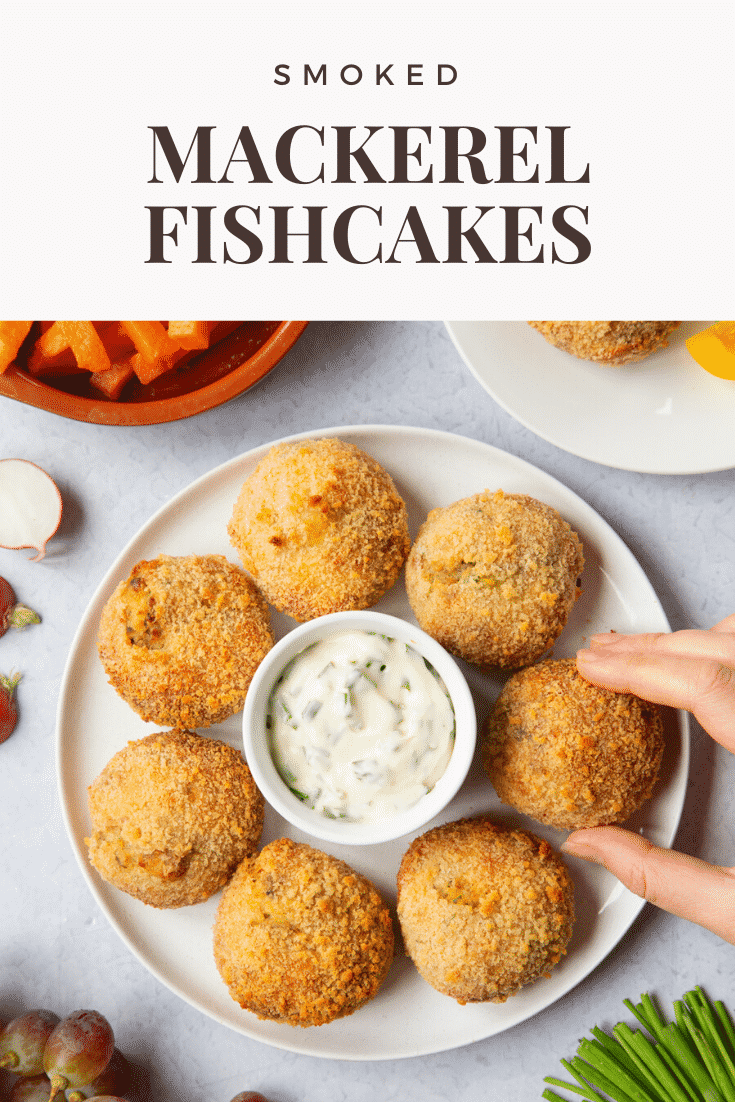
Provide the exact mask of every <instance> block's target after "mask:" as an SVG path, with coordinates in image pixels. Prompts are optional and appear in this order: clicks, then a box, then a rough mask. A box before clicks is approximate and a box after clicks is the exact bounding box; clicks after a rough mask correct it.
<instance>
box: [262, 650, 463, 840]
mask: <svg viewBox="0 0 735 1102" xmlns="http://www.w3.org/2000/svg"><path fill="white" fill-rule="evenodd" d="M267 723H268V728H269V730H268V734H269V739H270V749H271V754H272V756H273V761H274V763H275V766H276V768H277V769H278V772H279V773H280V775H281V777H282V778H283V780H284V781H285V782H286V784H287V785H288V787H289V788H290V789H291V791H292V792H294V793H295V795H297V796H298V797H299V799H301V800H303V801H304V803H306V804H307V805H308V806H309V807H312V808H314V810H315V811H318V812H321V813H322V814H323V815H326V816H327V817H329V818H335V819H347V820H349V821H351V822H377V821H379V820H381V819H385V818H386V817H388V816H393V815H396V814H399V813H400V812H402V811H405V810H407V809H408V808H410V807H412V806H413V805H414V804H415V803H417V801H418V800H420V799H421V797H422V796H424V795H426V793H427V792H429V791H430V790H431V789H432V788H433V786H434V785H435V784H436V782H437V781H438V780H439V778H440V777H441V775H442V774H443V773H444V770H445V769H446V767H447V763H448V762H449V758H450V757H451V754H452V749H453V747H454V730H455V720H454V709H453V708H452V702H451V700H450V699H449V694H448V692H447V689H446V687H445V685H444V682H443V681H442V680H441V678H440V677H439V675H438V674H437V673H436V671H435V670H434V669H433V667H431V666H430V665H428V664H427V662H426V661H425V659H424V658H423V657H422V656H421V655H420V654H419V653H418V652H417V651H415V650H414V649H413V648H412V647H409V646H408V645H407V644H406V643H401V642H399V641H398V640H396V639H390V638H388V637H387V636H385V635H376V634H374V633H373V632H366V631H349V632H342V633H341V634H339V635H332V636H329V637H327V638H326V639H324V640H322V641H321V642H319V643H315V644H313V645H312V646H311V647H307V648H306V649H305V650H303V651H301V653H300V654H297V655H296V657H295V658H294V659H292V661H291V662H289V664H288V665H287V666H286V668H285V669H284V671H283V673H282V674H281V676H280V677H279V679H278V681H277V682H276V684H275V686H274V688H273V691H272V693H271V697H270V702H269V709H268V720H267Z"/></svg>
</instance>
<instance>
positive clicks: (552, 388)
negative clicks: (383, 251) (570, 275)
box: [445, 321, 735, 474]
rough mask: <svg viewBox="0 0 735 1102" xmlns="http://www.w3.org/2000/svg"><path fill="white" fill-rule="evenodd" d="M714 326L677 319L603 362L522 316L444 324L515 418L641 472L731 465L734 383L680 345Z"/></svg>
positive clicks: (561, 444) (552, 439) (589, 454)
mask: <svg viewBox="0 0 735 1102" xmlns="http://www.w3.org/2000/svg"><path fill="white" fill-rule="evenodd" d="M710 324H711V322H706V321H698V322H695V321H685V322H682V324H681V325H680V326H679V328H678V329H676V330H674V332H673V333H672V334H671V336H670V338H669V344H668V347H666V348H664V349H661V351H659V352H654V353H652V355H650V356H649V357H648V358H647V359H645V360H641V362H640V363H636V364H628V365H627V366H624V367H607V366H605V365H604V364H596V363H591V362H590V361H588V360H579V359H577V357H576V356H571V355H570V354H569V353H568V352H562V351H561V350H560V349H558V348H554V346H553V345H551V344H549V343H548V342H547V341H546V340H545V339H544V338H543V337H542V336H541V334H540V333H538V332H536V330H535V329H532V328H531V326H530V325H528V323H527V322H525V321H448V322H445V325H446V327H447V330H448V332H449V335H450V337H451V338H452V340H453V342H454V344H455V346H456V348H457V350H458V352H459V353H460V355H461V356H462V358H463V359H464V361H465V363H466V364H467V366H468V367H469V369H470V371H471V372H472V373H473V375H474V376H475V378H476V379H477V381H478V382H479V383H480V385H481V386H482V387H484V389H485V390H486V391H487V392H488V394H489V395H490V396H491V397H492V398H494V399H495V401H496V402H497V403H498V405H499V406H502V408H503V409H504V410H506V411H507V412H508V413H510V415H511V416H512V417H515V419H516V421H520V423H521V424H522V425H525V427H526V428H527V429H530V430H531V432H535V433H536V435H537V436H540V437H541V438H542V439H543V440H548V441H549V443H550V444H555V445H556V446H557V447H558V448H563V449H564V451H568V452H571V453H572V455H578V456H579V457H580V458H581V459H591V460H592V461H593V462H594V463H603V464H605V466H608V467H617V468H618V469H620V470H625V471H640V472H641V473H644V474H704V473H705V472H707V471H724V470H728V469H729V468H730V467H735V382H733V381H730V380H727V379H717V378H715V377H714V376H713V375H710V374H708V373H707V372H706V371H704V369H703V368H701V367H700V366H699V365H698V364H697V363H696V362H695V360H693V359H692V357H691V356H690V355H689V353H688V351H687V348H686V344H685V341H686V339H687V337H690V336H691V335H692V334H693V333H697V332H699V331H700V330H701V329H704V328H706V326H707V325H710Z"/></svg>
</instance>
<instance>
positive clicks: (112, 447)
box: [0, 322, 735, 1102]
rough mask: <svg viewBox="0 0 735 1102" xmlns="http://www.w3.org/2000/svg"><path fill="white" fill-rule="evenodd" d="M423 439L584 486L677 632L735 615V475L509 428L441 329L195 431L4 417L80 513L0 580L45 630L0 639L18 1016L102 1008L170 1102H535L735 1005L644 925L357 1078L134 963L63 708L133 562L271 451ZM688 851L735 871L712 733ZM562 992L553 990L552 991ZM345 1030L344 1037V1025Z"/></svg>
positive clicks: (723, 987) (9, 554) (660, 923)
mask: <svg viewBox="0 0 735 1102" xmlns="http://www.w3.org/2000/svg"><path fill="white" fill-rule="evenodd" d="M351 424H405V425H416V426H424V427H428V428H438V429H444V430H447V431H450V432H455V433H460V434H463V435H466V436H470V437H473V438H476V439H478V440H484V441H486V442H487V443H490V444H493V445H495V446H496V447H499V448H502V449H504V450H506V451H508V452H511V453H513V454H515V455H518V456H520V457H522V458H523V459H525V460H527V461H529V462H530V463H533V464H534V465H536V466H537V467H539V468H541V469H542V470H544V471H547V472H549V473H550V474H552V475H554V476H555V477H556V478H558V479H559V480H560V481H562V482H564V483H565V484H566V485H568V486H569V487H570V488H571V489H573V490H574V491H575V492H576V493H578V494H579V495H580V496H581V497H582V498H584V499H585V500H586V501H587V502H588V503H589V504H590V505H591V506H593V508H595V509H596V510H597V511H598V512H599V513H600V514H601V515H602V516H603V517H604V518H605V519H606V520H607V521H608V522H609V524H610V525H611V526H612V527H613V528H614V529H615V531H617V532H618V533H619V534H620V535H621V536H622V538H623V539H624V540H625V542H626V543H627V544H628V546H629V547H630V549H631V550H632V551H633V553H634V554H635V556H636V557H637V558H638V560H639V561H640V563H641V565H642V566H643V568H644V570H645V571H646V573H647V574H648V576H649V578H650V579H651V582H652V583H653V585H654V587H655V589H656V592H657V594H658V596H659V598H660V600H661V602H662V604H663V607H664V609H665V611H666V613H667V616H668V617H669V620H670V622H671V624H672V627H673V628H681V627H685V626H696V627H708V626H710V625H711V624H712V623H714V622H716V621H717V620H719V619H721V618H722V617H723V616H725V615H727V614H728V613H729V612H732V611H734V610H735V570H733V562H734V561H735V504H734V503H735V494H734V493H733V485H734V481H735V479H734V473H733V471H725V472H719V473H716V474H710V475H697V476H692V477H686V476H653V475H641V474H635V473H630V472H624V471H618V470H613V469H609V468H605V467H602V466H599V465H597V464H595V463H591V462H588V461H585V460H581V459H577V458H575V457H574V456H572V455H570V454H568V453H566V452H564V451H562V450H560V449H558V448H555V447H553V446H552V445H550V444H547V443H545V442H544V441H542V440H540V439H539V438H537V437H536V436H534V435H533V433H531V432H529V431H528V430H526V429H524V428H522V427H521V426H520V425H519V424H518V423H517V422H516V421H514V420H513V418H512V417H510V416H509V415H508V414H506V413H505V412H504V411H503V410H501V409H500V408H499V407H498V406H497V405H496V404H495V403H494V402H493V401H492V399H491V398H490V397H489V396H488V395H487V394H486V393H485V392H484V391H483V390H482V389H481V387H480V386H479V384H478V383H476V382H475V380H474V378H473V377H472V376H471V374H470V373H469V371H468V370H467V369H466V368H465V367H464V365H463V364H462V362H461V360H460V358H459V356H458V354H457V352H456V351H455V349H454V347H453V345H452V344H451V342H450V340H449V338H448V336H447V333H446V331H445V329H444V327H443V325H442V324H441V323H439V322H423V323H419V322H390V323H387V322H386V323H384V322H356V323H347V322H339V323H328V322H315V323H313V324H312V325H311V326H310V327H309V328H308V329H307V331H306V333H305V335H304V337H303V338H302V339H301V341H300V342H299V343H298V344H297V345H296V346H295V347H294V348H293V349H292V351H291V352H290V353H289V354H288V356H287V357H286V359H285V360H284V361H283V362H282V363H281V364H280V365H279V366H278V367H277V368H276V369H275V370H274V371H273V372H272V373H271V374H270V375H269V376H268V377H267V378H266V379H264V380H263V381H262V382H261V383H260V384H259V385H258V386H257V387H256V388H255V389H254V390H253V391H251V392H250V393H249V394H246V395H243V396H242V397H241V398H239V399H236V400H235V401H233V402H231V403H229V404H228V405H226V406H224V407H222V408H220V409H217V410H212V411H210V412H208V413H205V414H202V415H200V416H198V417H195V418H193V419H190V420H188V421H182V422H178V423H175V424H169V425H161V426H151V427H146V428H106V427H101V426H96V425H85V424H79V423H76V422H73V421H66V420H63V419H61V418H58V417H56V416H54V415H52V414H48V413H43V412H41V411H38V410H35V409H31V408H30V407H25V406H22V405H19V404H17V403H14V402H11V401H9V400H7V399H1V400H0V440H2V446H1V447H0V453H1V454H2V456H3V457H9V456H19V457H24V458H28V459H32V460H34V461H35V462H37V463H39V464H40V465H41V466H42V467H44V468H45V469H46V470H48V471H49V473H50V474H52V476H53V477H54V478H55V479H56V481H57V483H58V485H59V488H60V490H61V492H62V495H63V498H64V504H65V511H64V518H63V521H62V525H61V528H60V531H59V533H58V535H57V537H56V538H55V539H54V540H53V542H52V543H50V544H49V550H48V554H47V557H46V559H45V560H44V561H43V562H41V563H38V564H35V563H30V562H29V561H28V554H29V553H28V552H25V551H5V550H1V549H0V574H2V575H3V576H5V577H7V578H8V579H9V580H10V581H11V582H12V584H13V586H14V587H15V589H16V592H17V595H18V597H19V599H21V600H23V601H25V602H26V603H28V604H30V605H32V606H33V607H36V608H37V609H38V611H39V612H40V613H41V615H42V617H43V623H42V624H41V625H40V626H39V627H35V628H33V629H30V630H28V631H27V632H25V633H23V634H18V633H12V634H8V635H6V636H5V637H4V638H3V639H2V640H0V670H2V671H3V672H5V673H7V672H8V670H9V668H10V667H15V668H18V669H21V670H22V671H23V672H24V679H23V681H22V683H21V686H20V688H19V691H18V693H19V704H20V708H21V720H20V722H19V724H18V727H17V729H16V732H15V734H14V735H13V736H12V738H11V739H10V740H9V741H8V742H6V743H5V744H4V745H3V746H2V747H0V755H1V759H0V764H1V765H2V768H1V769H0V823H1V824H2V829H3V844H2V845H1V846H0V885H2V886H1V888H0V930H1V931H2V937H1V938H0V976H2V980H1V981H0V1018H7V1017H11V1016H13V1015H15V1014H16V1013H19V1012H20V1011H21V1010H22V1009H23V1008H28V1007H33V1006H47V1007H49V1008H51V1009H56V1010H57V1012H59V1013H67V1012H69V1011H71V1010H74V1009H77V1008H79V1007H96V1008H97V1009H99V1010H101V1011H102V1012H103V1013H104V1014H106V1015H107V1017H108V1018H109V1019H110V1021H111V1022H112V1024H113V1026H114V1027H115V1030H116V1035H117V1039H118V1044H119V1046H120V1047H121V1048H122V1049H123V1050H124V1051H125V1052H127V1053H128V1054H130V1055H132V1056H134V1057H136V1058H137V1059H138V1060H139V1061H140V1062H141V1063H142V1064H143V1065H144V1066H145V1067H146V1068H147V1069H148V1072H149V1075H150V1096H151V1098H152V1099H155V1100H156V1102H174V1100H177V1102H180V1100H183V1102H187V1100H191V1102H195V1100H200V1099H203V1100H207V1102H229V1099H230V1098H231V1097H232V1096H233V1095H234V1094H236V1093H237V1092H238V1091H240V1090H243V1089H252V1090H259V1091H261V1092H262V1093H264V1094H265V1095H266V1096H267V1097H268V1098H269V1100H271V1102H302V1100H303V1102H307V1100H308V1102H343V1100H350V1102H362V1100H365V1102H372V1100H373V1099H375V1098H379V1099H381V1102H390V1100H391V1099H402V1100H408V1102H414V1100H415V1102H419V1100H421V1102H434V1100H439V1099H447V1098H458V1097H461V1098H463V1099H465V1100H466V1102H480V1100H486V1099H496V1098H497V1099H503V1100H504V1099H513V1100H514V1102H527V1100H528V1102H530V1100H531V1099H537V1098H539V1097H540V1095H541V1090H542V1089H543V1085H542V1079H543V1076H544V1075H545V1074H556V1073H557V1071H558V1070H560V1069H558V1059H559V1057H560V1056H561V1055H566V1056H569V1055H571V1054H572V1053H573V1052H574V1050H575V1048H576V1044H577V1041H578V1038H579V1037H581V1036H582V1035H583V1034H584V1033H585V1032H586V1031H587V1030H588V1029H589V1027H590V1026H592V1025H593V1024H595V1023H598V1024H600V1025H603V1026H604V1025H606V1024H607V1025H610V1024H613V1023H614V1022H615V1021H616V1020H618V1018H619V1017H621V1016H623V1015H624V1008H623V1006H622V1000H623V998H625V997H635V998H637V997H638V996H639V995H640V993H641V992H642V991H644V990H651V991H655V992H656V993H658V994H659V995H660V996H661V998H662V999H663V1000H664V1001H666V1002H670V1000H671V999H672V998H675V997H676V998H678V997H679V996H680V995H681V994H682V992H683V991H684V990H687V989H689V987H691V986H693V985H694V984H695V983H702V984H703V985H704V986H705V987H706V988H707V989H708V990H709V992H710V994H711V995H712V996H713V997H718V998H724V999H725V1000H726V1001H728V1002H729V1004H730V1005H731V1006H732V992H733V989H734V984H733V979H734V978H735V948H732V947H731V946H727V945H725V944H723V943H722V942H720V941H719V940H718V939H717V938H716V937H715V936H714V935H712V934H710V933H709V932H707V931H705V930H703V929H701V928H700V927H697V926H692V925H690V924H687V923H685V922H683V921H682V920H679V919H675V918H671V917H670V916H668V915H665V914H663V913H660V912H657V911H655V910H654V909H653V908H651V907H646V908H645V909H644V911H643V913H642V915H641V916H640V917H639V919H638V920H637V921H636V922H635V923H634V925H633V927H632V928H631V930H630V931H629V932H628V934H627V935H626V936H625V938H624V939H623V941H622V943H621V944H620V945H619V946H618V948H617V949H616V951H615V952H614V953H613V954H611V955H610V957H608V958H607V959H606V960H605V961H604V962H603V963H602V964H601V965H600V966H599V967H598V968H597V969H596V970H595V971H594V972H593V973H592V974H591V975H590V976H589V977H588V978H587V979H586V980H585V981H583V982H582V983H581V984H580V985H579V986H578V987H577V988H576V989H575V990H573V991H572V992H571V993H570V994H569V995H567V996H566V997H565V998H564V999H563V1000H562V1001H561V1002H559V1003H557V1004H556V1005H554V1006H552V1007H550V1008H548V1009H546V1010H545V1011H542V1012H541V1013H540V1014H538V1015H537V1016H536V1017H534V1018H532V1019H531V1020H529V1021H528V1022H526V1023H524V1024H522V1025H519V1026H516V1027H515V1028H513V1029H511V1030H509V1031H507V1032H506V1033H503V1034H500V1035H498V1036H496V1037H493V1038H490V1039H489V1040H486V1041H482V1042H479V1043H477V1044H474V1045H471V1046H468V1047H466V1048H461V1049H455V1050H453V1051H450V1052H446V1053H443V1054H439V1055H435V1056H431V1057H428V1058H424V1057H422V1058H421V1059H414V1060H406V1061H398V1062H396V1061H389V1062H377V1063H364V1064H361V1063H342V1062H340V1061H332V1060H320V1059H315V1058H311V1057H305V1056H300V1055H295V1054H292V1053H288V1052H283V1051H281V1050H276V1049H273V1048H269V1047H266V1046H264V1045H261V1044H259V1043H258V1042H256V1041H251V1040H249V1039H248V1038H243V1037H241V1036H239V1035H236V1034H234V1033H232V1032H230V1031H229V1030H227V1029H226V1028H224V1027H222V1026H219V1025H218V1024H216V1023H214V1022H212V1021H210V1020H209V1019H208V1018H206V1017H205V1016H203V1015H202V1014H201V1013H200V1012H199V1011H198V1010H195V1009H193V1008H192V1007H190V1006H189V1005H187V1004H186V1003H184V1002H182V1001H181V1000H180V999H178V998H177V997H176V996H174V995H173V994H171V993H170V992H169V991H168V990H167V989H166V988H165V987H163V986H161V985H160V984H159V983H158V981H156V980H155V979H153V977H152V976H150V975H149V973H148V972H147V971H146V970H145V969H144V968H143V967H142V965H140V964H139V963H138V961H137V960H136V959H135V958H133V957H132V956H131V955H130V953H129V952H128V950H127V949H126V948H125V946H124V945H123V943H122V942H121V941H120V940H119V939H118V937H117V935H116V934H115V933H114V931H113V930H112V928H111V927H110V926H109V925H108V923H107V920H106V919H105V917H104V916H103V915H102V914H101V913H100V911H99V910H98V908H97V906H96V904H95V902H94V900H93V899H92V897H91V896H90V895H89V892H88V890H87V888H86V885H85V883H84V880H83V878H82V876H81V874H80V872H79V870H78V868H77V865H76V862H75V860H74V858H73V856H72V852H71V849H70V846H69V844H68V841H67V838H66V835H65V833H64V827H63V824H62V820H61V814H60V811H59V806H58V800H57V794H56V779H55V772H54V744H53V743H54V723H55V712H56V704H57V696H58V689H59V684H60V680H61V676H62V673H63V669H64V665H65V661H66V656H67V653H68V650H69V646H70V643H71V640H72V638H73V635H74V631H75V629H76V626H77V624H78V622H79V620H80V618H81V615H82V613H83V611H84V609H85V607H86V604H87V601H88V599H89V598H90V596H91V595H92V593H93V592H94V590H95V588H96V586H97V584H98V582H99V580H100V579H101V577H102V575H103V574H104V573H105V571H106V570H107V568H108V566H109V564H110V563H111V561H112V560H113V559H114V558H115V557H116V556H117V555H118V553H119V552H120V550H121V549H122V547H123V546H124V545H125V544H126V543H127V542H128V540H129V539H130V537H131V536H133V535H134V534H135V532H136V531H137V530H138V529H139V528H140V526H141V525H142V524H143V523H144V522H145V521H146V520H147V519H148V517H149V516H150V515H151V514H152V513H153V512H154V511H155V510H156V509H157V508H158V507H159V506H160V505H161V504H163V503H164V502H166V501H167V500H168V499H169V498H170V497H171V496H172V495H173V494H174V493H176V492H177V491H179V490H180V489H182V488H183V487H185V486H186V485H188V484H189V483H190V482H191V481H192V480H193V479H195V478H197V477H198V476H199V475H201V474H203V473H205V472H206V471H208V470H210V469H211V468H212V467H214V466H216V465H218V464H219V463H221V462H223V461H225V460H227V459H229V458H231V457H232V456H234V455H237V454H239V453H240V452H243V451H246V450H248V449H249V448H251V447H254V446H256V445H258V444H261V443H264V442H267V441H269V440H273V439H276V438H278V437H281V436H285V435H288V434H290V433H295V432H303V431H308V430H310V429H314V428H319V427H323V426H329V425H334V426H339V425H351ZM693 735H694V737H693V755H692V771H691V777H690V784H689V790H688V795H687V801H686V806H685V809H684V816H683V821H682V826H681V828H680V831H679V835H678V838H677V845H678V847H679V848H682V849H684V850H686V851H687V852H689V853H694V854H696V855H698V856H700V857H703V858H705V859H707V860H713V861H718V862H720V863H724V864H732V863H733V862H735V759H733V758H732V757H731V756H730V755H728V754H727V753H726V752H725V751H724V750H720V749H719V748H716V747H714V746H713V745H712V744H711V742H710V741H709V739H707V738H706V736H704V735H703V734H702V732H701V731H700V730H699V728H698V727H697V725H696V724H694V725H693ZM541 982H543V981H541ZM326 1028H328V1027H326Z"/></svg>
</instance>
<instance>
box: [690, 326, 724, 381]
mask: <svg viewBox="0 0 735 1102" xmlns="http://www.w3.org/2000/svg"><path fill="white" fill-rule="evenodd" d="M686 346H687V348H688V349H689V353H690V355H691V356H692V357H693V359H695V360H696V361H697V363H698V364H699V366H700V367H703V368H704V370H705V371H708V372H709V373H710V375H716V376H717V378H718V379H735V321H717V322H715V324H714V325H710V326H709V328H708V329H703V330H702V332H701V333H695V334H694V336H693V337H689V339H688V340H687V342H686Z"/></svg>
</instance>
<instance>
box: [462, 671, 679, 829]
mask: <svg viewBox="0 0 735 1102" xmlns="http://www.w3.org/2000/svg"><path fill="white" fill-rule="evenodd" d="M663 750H664V734H663V723H662V720H661V714H660V711H659V709H658V707H657V706H656V705H655V704H649V703H648V701H645V700H641V699H640V698H639V697H637V696H632V695H631V694H630V693H616V692H612V691H610V690H609V689H600V688H598V687H597V686H596V685H591V684H590V682H589V681H586V680H585V679H584V678H583V677H582V675H581V674H580V673H579V672H578V671H577V666H576V663H575V661H574V659H573V658H563V659H558V660H550V661H547V662H541V663H539V665H537V666H530V667H529V668H528V669H525V670H521V671H520V672H519V673H516V674H514V675H513V677H511V678H509V680H508V681H507V682H506V684H505V687H504V688H503V691H502V692H501V694H500V696H499V697H498V700H497V702H496V704H495V707H494V709H493V711H492V712H491V714H490V716H489V717H488V719H487V722H486V724H485V728H484V731H483V743H482V760H483V765H484V767H485V771H486V772H487V774H488V776H489V778H490V780H491V781H492V783H493V786H494V788H495V791H496V792H497V794H498V796H499V797H500V799H501V800H503V801H504V802H505V803H507V804H510V805H511V806H512V807H514V808H516V810H517V811H522V812H523V813H524V814H526V815H530V816H531V817H532V818H534V819H538V821H539V822H541V823H546V824H547V825H548V826H552V827H557V828H558V829H560V830H577V829H578V828H579V827H590V826H602V825H603V824H610V823H622V822H624V820H625V819H627V818H628V817H629V816H630V815H632V814H633V812H634V811H637V810H638V808H639V807H640V806H641V804H643V803H644V801H645V800H647V799H648V798H649V796H650V795H651V791H652V789H653V786H654V784H655V783H656V778H657V776H658V771H659V766H660V764H661V758H662V755H663Z"/></svg>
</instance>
